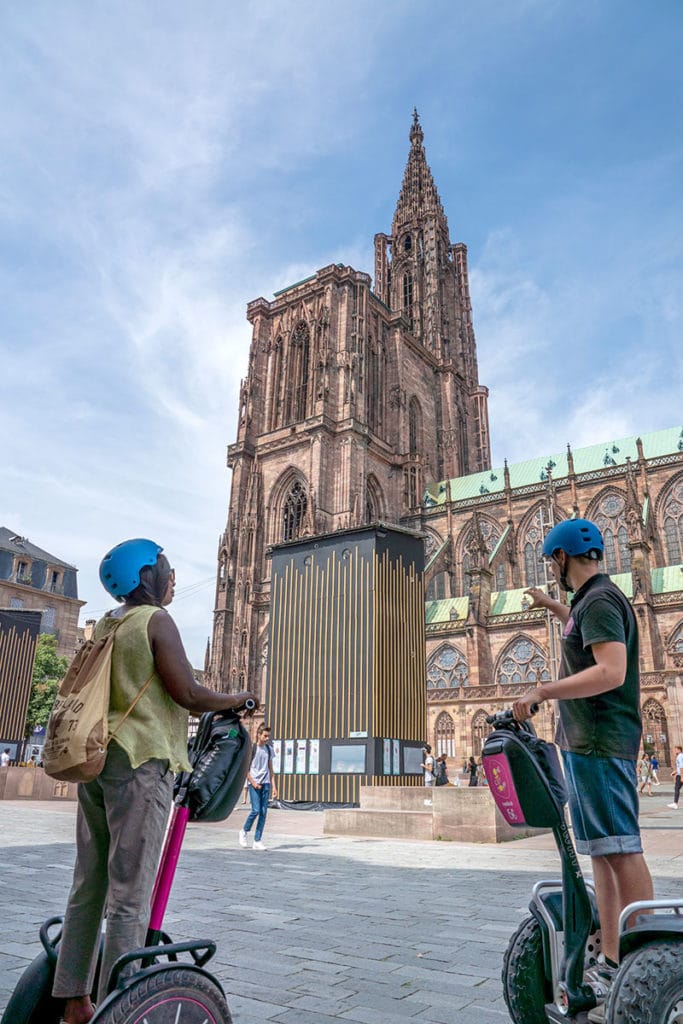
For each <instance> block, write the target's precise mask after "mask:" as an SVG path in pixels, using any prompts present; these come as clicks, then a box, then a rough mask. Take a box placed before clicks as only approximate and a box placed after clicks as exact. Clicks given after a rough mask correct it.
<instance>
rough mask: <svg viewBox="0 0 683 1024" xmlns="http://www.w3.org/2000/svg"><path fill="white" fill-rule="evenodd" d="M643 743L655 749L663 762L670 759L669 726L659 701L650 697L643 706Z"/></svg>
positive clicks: (668, 762) (648, 747)
mask: <svg viewBox="0 0 683 1024" xmlns="http://www.w3.org/2000/svg"><path fill="white" fill-rule="evenodd" d="M643 745H644V746H645V747H646V748H647V749H649V750H654V752H655V754H656V755H657V757H658V759H659V761H660V762H661V763H662V764H670V761H669V727H668V725H667V721H666V713H665V711H664V708H663V707H662V705H661V704H660V703H659V701H656V700H654V699H653V698H650V700H648V701H646V702H645V704H644V706H643Z"/></svg>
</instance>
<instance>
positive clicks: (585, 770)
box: [513, 519, 683, 1020]
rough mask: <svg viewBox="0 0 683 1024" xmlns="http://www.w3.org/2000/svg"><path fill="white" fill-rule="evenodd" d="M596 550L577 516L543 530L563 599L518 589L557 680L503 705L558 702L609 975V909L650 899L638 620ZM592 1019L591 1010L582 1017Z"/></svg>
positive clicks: (517, 711)
mask: <svg viewBox="0 0 683 1024" xmlns="http://www.w3.org/2000/svg"><path fill="white" fill-rule="evenodd" d="M604 547H605V545H604V541H603V538H602V534H601V533H600V531H599V529H598V527H597V526H596V525H595V523H592V522H590V521H589V520H586V519H568V520H565V521H564V522H561V523H558V525H557V526H554V527H553V528H552V530H550V532H549V533H548V535H547V536H546V538H545V541H544V544H543V556H544V558H545V559H546V564H547V565H548V567H549V570H550V572H551V573H552V575H553V576H554V578H555V581H556V583H557V584H558V585H559V587H560V588H561V590H563V591H565V592H566V591H571V592H572V594H573V597H572V600H571V603H570V604H569V605H566V604H563V603H562V602H560V601H557V600H555V599H554V598H552V597H550V596H549V595H548V594H546V593H544V592H543V591H542V590H540V589H538V588H535V587H534V588H531V589H530V590H528V591H526V593H527V594H529V595H530V597H531V598H532V608H544V609H547V610H548V611H550V612H551V614H553V615H555V616H556V617H557V618H558V619H559V620H560V622H561V623H562V626H563V630H562V663H561V668H560V674H559V676H560V677H559V679H558V680H553V681H551V682H548V683H543V684H541V685H540V686H537V687H536V688H535V689H533V690H530V691H529V692H528V693H527V694H526V695H525V696H524V697H522V698H520V699H519V700H517V701H515V703H514V706H513V710H514V715H515V718H516V719H517V721H518V722H522V721H524V720H525V719H527V718H528V717H529V716H530V714H531V713H532V708H534V706H535V705H538V704H541V703H543V701H545V700H552V699H553V698H555V699H557V701H558V707H559V712H560V728H559V732H558V743H559V746H560V748H561V751H562V758H563V761H564V766H565V777H566V780H567V789H568V793H569V811H570V814H571V819H572V825H573V827H574V837H575V843H576V849H577V852H578V853H580V854H588V855H589V856H590V858H591V861H592V867H593V878H594V880H595V891H596V897H597V904H598V913H599V917H600V925H601V929H602V951H603V954H604V957H605V968H606V971H605V974H606V980H607V981H608V982H609V978H610V977H611V975H612V974H613V971H614V969H615V968H616V965H617V963H618V961H619V927H618V922H619V915H620V914H621V911H622V910H623V909H624V907H625V906H627V904H629V903H632V902H634V901H638V900H651V899H652V878H651V876H650V872H649V869H648V866H647V864H646V862H645V859H644V857H643V846H642V841H641V836H640V829H639V827H638V789H637V779H638V776H637V771H636V765H637V761H638V753H639V750H640V746H641V737H642V731H643V730H642V719H641V712H640V674H639V653H638V625H637V621H636V617H635V615H634V613H633V608H632V607H631V604H630V602H629V601H628V599H627V598H626V597H624V595H623V593H622V592H621V590H619V588H618V587H617V586H616V585H615V584H614V583H613V582H612V581H611V580H610V578H609V576H607V575H606V574H605V573H604V572H602V571H601V566H600V561H601V559H602V557H603V552H604ZM682 761H683V759H682ZM597 1018H598V1014H597V1013H596V1011H591V1013H590V1015H589V1019H590V1020H594V1019H597Z"/></svg>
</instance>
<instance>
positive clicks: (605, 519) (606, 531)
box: [589, 492, 631, 573]
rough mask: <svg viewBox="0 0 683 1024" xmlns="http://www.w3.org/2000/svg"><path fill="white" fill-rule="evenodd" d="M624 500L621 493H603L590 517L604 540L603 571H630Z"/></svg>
mask: <svg viewBox="0 0 683 1024" xmlns="http://www.w3.org/2000/svg"><path fill="white" fill-rule="evenodd" d="M625 507H626V501H625V500H624V496H623V495H622V494H618V493H617V492H613V493H611V494H605V495H604V497H602V498H601V499H600V501H599V502H598V507H597V509H596V511H595V512H594V513H593V515H592V516H589V518H592V519H593V521H594V522H595V524H596V526H597V527H598V529H599V530H600V532H601V533H602V539H603V541H604V542H605V554H604V561H605V572H609V573H619V572H630V571H631V551H630V549H629V546H628V530H627V529H626V518H625V516H624V509H625Z"/></svg>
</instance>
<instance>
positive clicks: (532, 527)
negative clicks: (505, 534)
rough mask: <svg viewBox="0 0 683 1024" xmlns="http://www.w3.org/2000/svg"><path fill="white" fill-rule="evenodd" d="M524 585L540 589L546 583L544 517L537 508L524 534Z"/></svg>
mask: <svg viewBox="0 0 683 1024" xmlns="http://www.w3.org/2000/svg"><path fill="white" fill-rule="evenodd" d="M523 543H524V583H525V585H526V586H527V587H539V586H540V585H541V584H542V583H545V581H546V580H545V570H544V568H543V515H542V511H541V509H540V508H537V509H536V511H535V512H534V514H533V516H532V517H531V521H530V523H529V525H528V527H527V529H526V531H525V533H524V541H523Z"/></svg>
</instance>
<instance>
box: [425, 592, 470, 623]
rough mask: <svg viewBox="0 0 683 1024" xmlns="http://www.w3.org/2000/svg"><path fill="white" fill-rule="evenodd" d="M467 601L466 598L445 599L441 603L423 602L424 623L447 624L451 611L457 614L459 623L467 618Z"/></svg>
mask: <svg viewBox="0 0 683 1024" xmlns="http://www.w3.org/2000/svg"><path fill="white" fill-rule="evenodd" d="M468 604H469V601H468V599H467V598H466V597H447V598H446V599H445V600H443V601H425V622H426V623H427V625H429V623H430V622H449V621H450V618H451V611H455V612H457V613H458V619H460V621H461V622H464V620H465V619H466V618H467V606H468Z"/></svg>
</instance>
